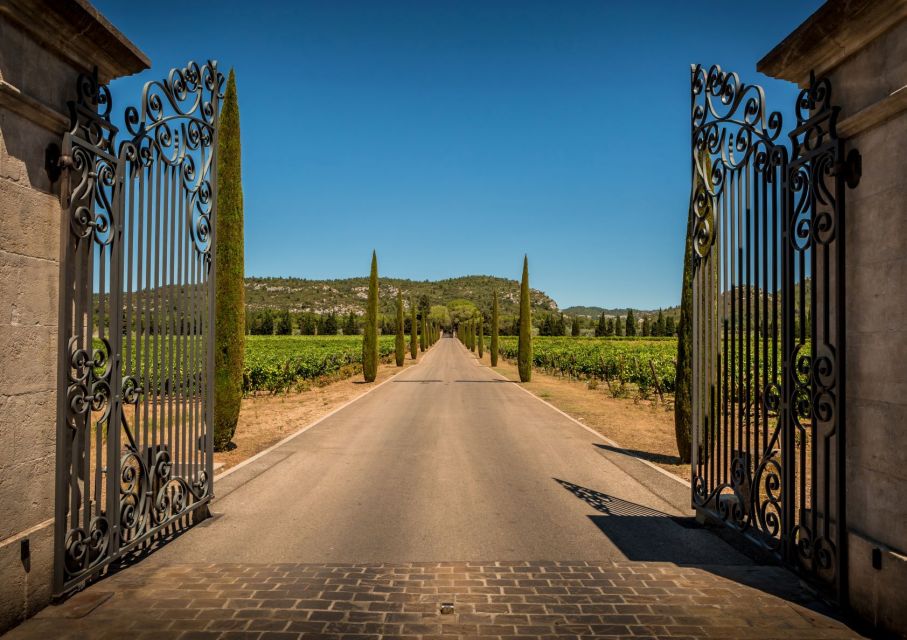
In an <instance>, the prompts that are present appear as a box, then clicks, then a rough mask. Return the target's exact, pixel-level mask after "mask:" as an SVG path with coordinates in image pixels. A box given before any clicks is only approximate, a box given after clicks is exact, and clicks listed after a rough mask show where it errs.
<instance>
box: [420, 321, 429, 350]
mask: <svg viewBox="0 0 907 640" xmlns="http://www.w3.org/2000/svg"><path fill="white" fill-rule="evenodd" d="M419 329H420V330H421V332H422V333H421V334H420V335H419V350H420V351H425V350H426V349H427V348H428V319H427V318H426V317H425V312H424V311H423V312H422V324H420V325H419Z"/></svg>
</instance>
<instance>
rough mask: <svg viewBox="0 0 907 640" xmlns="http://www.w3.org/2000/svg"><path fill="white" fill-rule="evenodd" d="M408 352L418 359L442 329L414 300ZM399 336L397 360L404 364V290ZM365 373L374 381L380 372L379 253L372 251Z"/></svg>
mask: <svg viewBox="0 0 907 640" xmlns="http://www.w3.org/2000/svg"><path fill="white" fill-rule="evenodd" d="M409 307H410V321H411V325H410V326H411V327H412V329H411V330H410V335H409V355H410V358H412V359H413V360H416V359H417V358H418V357H419V351H420V350H421V351H425V350H426V349H428V348H429V347H431V346H432V345H433V344H434V343H435V342H437V341H438V338H440V336H441V332H440V329H439V327H438V326H437V324H436V323H434V322H432V320H431V319H430V318H429V317H428V313H426V312H425V311H423V313H422V314H421V318H420V317H418V315H417V309H416V303H415V300H410V305H409ZM396 311H397V313H396V337H395V339H394V361H395V363H396V365H397V366H398V367H402V366H403V363H404V361H405V359H406V338H405V335H404V328H403V324H404V320H403V319H404V314H403V292H402V291H399V290H398V291H397V309H396ZM362 376H363V378H365V381H366V382H374V381H375V378H376V377H377V376H378V256H377V254H376V253H375V252H374V251H372V268H371V271H370V273H369V278H368V300H367V301H366V303H365V327H364V330H363V332H362Z"/></svg>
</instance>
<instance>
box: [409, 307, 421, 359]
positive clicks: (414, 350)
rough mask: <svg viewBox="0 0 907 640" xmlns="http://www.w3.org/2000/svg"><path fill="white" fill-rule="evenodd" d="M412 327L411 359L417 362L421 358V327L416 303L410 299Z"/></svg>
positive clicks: (410, 335)
mask: <svg viewBox="0 0 907 640" xmlns="http://www.w3.org/2000/svg"><path fill="white" fill-rule="evenodd" d="M409 313H410V327H409V357H410V358H412V359H413V360H415V359H416V358H418V357H419V337H418V335H417V334H418V333H419V325H418V323H417V322H416V301H415V300H413V298H412V297H410V299H409Z"/></svg>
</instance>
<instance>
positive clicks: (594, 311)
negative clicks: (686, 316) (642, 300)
mask: <svg viewBox="0 0 907 640" xmlns="http://www.w3.org/2000/svg"><path fill="white" fill-rule="evenodd" d="M562 311H563V312H564V313H566V314H567V315H568V316H581V317H586V318H598V317H599V316H600V315H601V314H602V313H604V314H605V316H607V317H615V318H616V317H621V316H625V315H627V308H626V307H621V308H620V309H605V308H604V307H582V306H574V307H567V308H566V309H562ZM662 312H663V313H664V315H665V316H666V317H667V316H674V317H675V318H678V317H680V307H679V306H676V307H666V308H664V309H662ZM633 313H634V314H635V315H636V316H637V317H639V318H642V317H643V316H657V315H658V309H633Z"/></svg>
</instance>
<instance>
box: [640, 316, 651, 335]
mask: <svg viewBox="0 0 907 640" xmlns="http://www.w3.org/2000/svg"><path fill="white" fill-rule="evenodd" d="M651 331H652V330H651V328H650V327H649V316H644V317H643V319H642V335H643V336H650V335H652V333H651Z"/></svg>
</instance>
